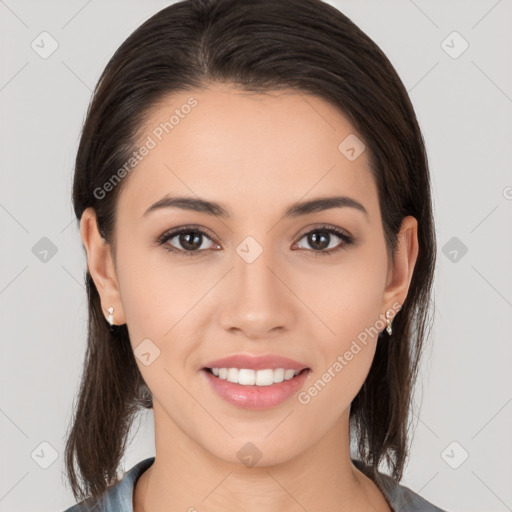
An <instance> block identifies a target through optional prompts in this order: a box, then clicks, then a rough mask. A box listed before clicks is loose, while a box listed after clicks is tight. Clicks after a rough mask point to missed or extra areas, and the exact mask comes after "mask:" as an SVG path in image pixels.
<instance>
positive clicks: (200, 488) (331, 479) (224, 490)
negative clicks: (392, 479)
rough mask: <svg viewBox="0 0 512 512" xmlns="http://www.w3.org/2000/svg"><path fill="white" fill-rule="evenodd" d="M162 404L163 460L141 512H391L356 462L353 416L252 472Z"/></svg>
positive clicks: (138, 498) (149, 478)
mask: <svg viewBox="0 0 512 512" xmlns="http://www.w3.org/2000/svg"><path fill="white" fill-rule="evenodd" d="M154 405H155V409H154V413H155V447H156V456H155V461H154V462H153V464H152V465H151V467H150V468H148V469H147V470H146V471H145V472H144V473H143V474H142V475H141V477H140V478H139V480H138V481H137V483H136V486H135V490H134V503H133V505H134V508H133V510H134V512H150V511H151V512H164V511H165V512H175V511H181V512H182V511H184V510H185V511H189V512H197V511H208V512H221V511H222V512H231V511H233V512H234V511H237V512H238V511H239V510H244V511H246V512H261V511H262V510H265V512H281V511H282V510H287V511H290V512H295V511H297V512H304V510H308V511H313V510H322V511H323V512H330V511H332V512H335V511H336V512H337V511H339V510H354V511H358V510H361V511H363V510H365V511H367V510H376V511H379V512H380V511H385V512H388V511H390V510H391V509H390V508H389V505H388V504H387V502H386V500H385V498H384V497H383V496H382V494H381V493H380V491H379V490H378V488H377V487H376V485H375V484H374V483H373V482H372V481H371V480H370V479H368V478H367V477H366V476H365V475H363V474H362V473H361V472H360V471H359V470H357V468H355V466H354V465H353V464H352V462H351V460H350V451H349V428H348V425H349V422H348V414H349V411H348V410H347V412H346V414H344V415H343V416H342V418H340V420H339V421H338V422H337V423H336V424H335V425H334V426H333V428H332V429H331V430H330V431H328V433H327V434H326V435H325V436H324V437H323V438H321V439H320V440H319V441H318V442H316V443H315V444H313V445H311V446H309V447H308V448H307V449H306V450H304V451H302V452H299V453H298V454H297V455H296V456H294V457H292V458H289V459H287V460H285V461H282V462H278V463H275V464H267V465H262V466H258V465H255V466H245V465H243V464H242V463H240V462H239V463H236V462H230V461H226V460H223V459H221V458H219V457H217V456H215V455H213V454H211V453H210V452H208V451H206V450H205V449H204V448H203V447H202V446H200V445H199V444H198V443H197V442H196V441H194V440H193V439H191V437H189V436H188V435H186V434H185V433H184V432H183V431H182V430H181V429H180V428H179V427H178V426H177V425H176V424H175V423H174V422H172V421H171V420H170V419H169V417H168V416H167V415H166V414H165V412H164V411H163V410H162V409H161V408H160V407H159V406H158V404H157V403H156V401H155V404H154ZM242 444H245V443H242Z"/></svg>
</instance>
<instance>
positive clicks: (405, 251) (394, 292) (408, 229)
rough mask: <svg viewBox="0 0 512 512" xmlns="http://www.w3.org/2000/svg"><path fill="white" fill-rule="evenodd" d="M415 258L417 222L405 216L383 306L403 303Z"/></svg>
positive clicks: (416, 256)
mask: <svg viewBox="0 0 512 512" xmlns="http://www.w3.org/2000/svg"><path fill="white" fill-rule="evenodd" d="M417 258H418V221H417V220H416V218H414V217H412V216H407V217H405V218H404V219H403V221H402V225H401V227H400V231H399V233H398V243H397V248H396V251H395V255H394V258H393V262H392V265H391V269H390V273H391V279H390V281H389V282H388V284H387V286H386V290H385V292H384V296H383V303H384V304H386V305H392V304H394V303H398V304H403V303H404V301H405V298H406V297H407V293H408V291H409V286H410V283H411V279H412V275H413V272H414V267H415V265H416V260H417ZM389 307H390V306H387V308H386V309H389ZM394 314H396V312H395V313H394ZM393 316H394V315H393Z"/></svg>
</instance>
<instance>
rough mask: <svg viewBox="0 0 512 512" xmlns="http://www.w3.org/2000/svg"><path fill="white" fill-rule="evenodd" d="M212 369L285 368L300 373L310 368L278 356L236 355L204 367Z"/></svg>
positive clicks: (210, 362)
mask: <svg viewBox="0 0 512 512" xmlns="http://www.w3.org/2000/svg"><path fill="white" fill-rule="evenodd" d="M211 368H238V369H243V368H247V369H250V370H266V369H272V370H275V369H277V368H284V369H285V370H297V371H299V372H300V371H302V370H304V369H305V368H308V365H306V364H304V363H301V362H299V361H295V360H293V359H290V358H288V357H284V356H279V355H276V354H266V355H261V356H253V355H250V354H235V355H232V356H229V357H223V358H221V359H215V360H214V361H209V362H208V363H206V364H205V365H204V367H203V369H211Z"/></svg>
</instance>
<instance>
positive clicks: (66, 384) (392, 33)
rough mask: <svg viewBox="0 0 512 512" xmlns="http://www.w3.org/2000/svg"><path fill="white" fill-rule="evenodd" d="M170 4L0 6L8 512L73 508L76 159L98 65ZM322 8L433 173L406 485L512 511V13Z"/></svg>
mask: <svg viewBox="0 0 512 512" xmlns="http://www.w3.org/2000/svg"><path fill="white" fill-rule="evenodd" d="M168 3H169V2H164V1H156V0H155V1H148V0H144V1H142V0H139V1H137V2H135V1H126V0H123V1H121V0H117V1H112V0H108V1H106V0H104V1H99V0H89V1H84V0H66V1H59V2H58V1H45V2H42V1H27V0H17V1H15V0H5V1H3V0H0V23H1V30H0V37H1V46H0V48H1V67H0V73H1V76H0V101H1V108H2V114H1V117H0V130H1V135H0V137H1V138H0V140H1V149H2V152H1V165H0V173H1V188H0V223H1V236H2V238H1V242H0V243H1V257H0V258H1V259H0V271H1V273H0V307H1V315H2V316H1V324H0V329H1V342H2V357H1V359H0V364H1V375H2V385H1V386H0V393H1V395H0V428H1V432H2V436H1V447H0V449H1V454H2V457H1V468H0V470H1V478H0V511H2V512H6V511H12V512H21V511H35V510H38V511H61V510H64V508H66V507H68V506H70V505H72V504H73V503H74V500H73V498H72V495H71V493H70V491H69V489H68V488H67V487H65V486H64V477H63V468H64V466H63V447H64V435H65V432H66V429H67V427H68V422H69V420H70V412H71V404H72V400H73V398H74V396H75V393H76V391H77V386H78V382H79V380H78V379H79V373H80V371H81V363H82V358H83V355H84V350H85V336H86V318H87V316H86V300H85V299H86V296H85V289H84V286H83V273H84V269H85V255H84V252H83V250H82V245H81V239H80V235H79V231H78V227H77V224H76V221H75V219H74V215H73V211H72V207H71V201H70V196H71V182H72V171H73V161H74V157H75V152H76V148H77V143H78V137H79V132H80V128H81V124H82V122H83V119H84V116H85V112H86V109H87V105H88V102H89V99H90V96H91V90H92V88H93V86H94V85H95V83H96V81H97V79H98V77H99V75H100V73H101V71H102V69H103V67H104V66H105V64H106V63H107V60H108V59H109V58H110V56H111V55H112V54H113V53H114V51H115V50H116V49H117V47H118V46H119V45H120V44H121V43H122V41H123V40H124V39H125V38H126V37H127V36H128V35H129V34H130V33H131V32H132V31H133V30H134V29H135V28H136V27H137V26H138V25H139V24H141V23H142V22H143V21H144V20H145V19H147V18H148V17H149V16H150V15H152V14H153V13H155V12H157V11H158V10H159V9H160V8H162V7H164V6H165V5H167V4H168ZM330 3H332V4H333V5H335V6H336V7H338V8H339V9H340V10H341V11H342V12H344V13H345V14H346V15H348V16H349V17H350V18H351V19H352V20H353V21H355V22H356V23H357V24H358V25H359V26H360V27H361V28H362V29H363V30H364V31H366V32H367V33H368V35H369V36H370V37H372V38H373V39H374V40H375V41H376V43H377V44H379V45H380V46H381V48H382V49H383V50H384V52H385V53H386V54H387V55H388V56H389V58H390V60H391V61H392V63H393V64H394V65H395V67H396V68H397V70H398V72H399V74H400V76H401V77H402V80H403V81H404V83H405V85H406V87H407V88H408V90H409V92H410V95H411V99H412V101H413V104H414V106H415V108H416V111H417V115H418V118H419V121H420V124H421V127H422V130H423V133H424V137H425V141H426V144H427V149H428V152H429V158H430V163H431V172H432V180H433V200H434V208H435V216H436V222H437V236H438V243H439V255H438V268H437V274H436V284H435V301H436V302H435V315H436V320H435V325H434V329H433V331H432V336H431V338H430V348H429V349H428V350H427V352H426V356H425V359H424V361H423V366H422V372H421V376H420V382H421V384H420V386H419V387H418V392H417V395H416V403H418V404H419V403H420V402H422V406H421V409H418V410H419V415H418V416H416V421H415V423H416V425H417V427H416V430H415V437H414V441H413V443H412V451H411V459H410V463H409V465H408V467H407V470H406V473H405V477H404V479H403V480H402V484H403V485H406V486H408V487H410V488H411V489H413V490H415V491H416V492H418V493H420V494H421V495H422V496H424V497H425V498H426V499H428V500H430V501H432V502H433V503H435V504H437V505H438V506H440V507H442V508H446V509H447V510H450V511H467V512H470V511H485V512H490V511H497V512H501V511H506V510H512V486H511V485H510V483H511V481H512V465H511V462H510V461H511V458H512V441H511V425H512V386H511V381H512V377H511V360H512V357H511V356H512V344H511V332H512V325H511V321H510V320H511V311H512V286H511V285H512V278H511V274H512V270H511V265H510V262H511V255H512V237H511V233H512V229H511V228H512V215H511V210H512V174H511V163H512V162H511V160H512V155H511V142H512V138H511V135H512V133H511V132H512V123H511V114H512V78H511V66H510V63H511V53H512V41H511V39H512V1H511V0H500V1H496V0H485V1H484V0H482V1H472V2H467V1H462V0H461V1H454V0H450V1H444V2H440V1H426V0H415V1H414V2H413V1H411V0H396V1H389V0H388V1H386V2H382V1H378V0H376V1H367V0H365V1H356V0H352V1H338V2H330ZM43 31H47V32H49V33H50V34H51V36H52V37H53V38H54V39H55V40H56V41H57V42H58V45H59V46H58V49H57V50H56V51H55V52H54V53H53V54H52V55H51V56H49V57H48V58H46V59H43V58H41V57H40V56H39V54H38V53H36V52H35V51H34V50H33V49H32V48H31V43H32V41H33V40H36V42H37V41H38V39H37V38H38V36H39V34H40V33H41V32H43ZM453 31H457V32H459V33H460V35H461V36H462V37H463V38H464V40H466V41H467V42H468V43H469V48H468V49H467V50H466V51H465V52H464V53H462V54H461V55H460V56H458V58H452V57H451V56H450V55H448V53H447V52H446V51H445V49H448V50H449V51H451V52H452V54H453V52H457V51H458V50H460V49H461V48H462V46H461V45H462V44H463V43H462V41H461V40H459V39H453V37H451V38H449V39H448V40H447V42H446V43H445V46H444V48H443V46H442V41H444V40H445V39H446V38H447V36H449V35H450V34H451V33H452V32H453ZM40 45H41V43H40ZM446 45H447V46H451V47H452V48H451V49H449V48H447V46H446ZM45 47H46V48H48V47H49V46H47V45H46V46H45ZM43 237H47V238H48V239H50V240H51V241H52V242H53V244H55V246H56V249H57V252H56V254H55V255H53V256H52V255H51V253H50V254H49V255H48V256H47V261H46V262H43V261H41V259H40V257H42V256H41V255H39V257H37V256H36V254H34V252H36V253H37V251H35V250H34V251H33V247H34V246H36V244H37V243H38V242H39V241H40V239H41V238H43ZM454 237H455V240H453V238H454ZM39 243H41V242H39ZM462 244H463V245H464V246H465V247H467V253H466V254H464V255H462V252H461V251H460V248H461V247H462ZM37 247H38V246H36V248H37ZM454 248H455V250H456V251H458V252H457V258H456V259H455V260H454V254H455V253H453V252H452V253H451V254H450V251H453V249H454ZM445 253H446V254H445ZM138 427H140V428H139V429H138V431H137V428H138ZM132 435H133V436H134V439H133V442H132V444H131V445H130V448H129V450H128V452H127V454H126V457H125V459H124V460H123V467H124V469H126V470H127V469H129V468H131V467H132V466H133V465H134V464H135V463H137V462H138V461H140V460H142V459H143V458H145V457H149V456H151V455H154V451H153V450H154V444H153V443H154V437H153V423H152V413H151V412H150V413H146V414H143V415H141V417H140V423H139V424H137V423H135V425H134V428H133V430H132ZM454 442H455V444H452V443H454ZM41 443H47V444H43V445H41ZM54 452H55V453H54ZM466 453H467V454H468V458H467V460H465V461H464V462H463V463H462V464H461V461H462V460H463V459H464V456H465V454H466ZM54 457H56V459H55V460H54V461H53V462H52V460H53V458H54ZM448 462H450V464H451V465H452V466H457V465H459V464H460V465H459V466H458V468H457V469H453V468H452V467H450V465H449V464H448ZM41 465H43V466H44V465H48V467H47V469H44V468H43V467H41Z"/></svg>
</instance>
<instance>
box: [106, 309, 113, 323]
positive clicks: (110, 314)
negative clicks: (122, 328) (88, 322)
mask: <svg viewBox="0 0 512 512" xmlns="http://www.w3.org/2000/svg"><path fill="white" fill-rule="evenodd" d="M108 312H109V315H108V318H107V322H108V323H109V324H110V325H114V306H110V307H109V308H108Z"/></svg>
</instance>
